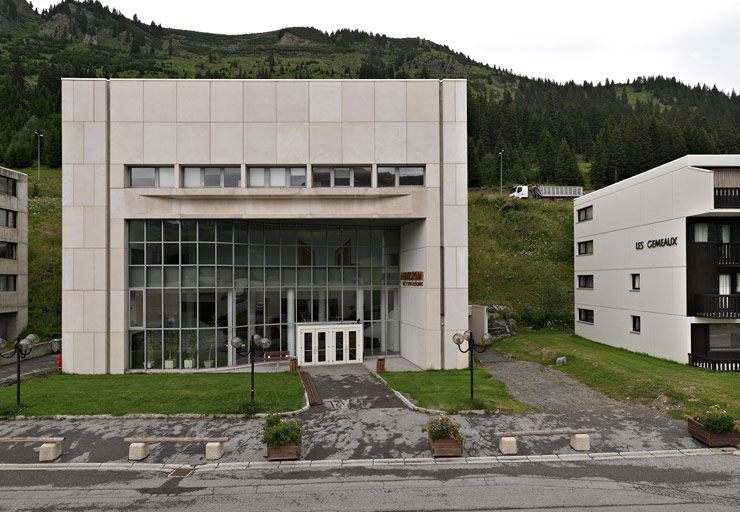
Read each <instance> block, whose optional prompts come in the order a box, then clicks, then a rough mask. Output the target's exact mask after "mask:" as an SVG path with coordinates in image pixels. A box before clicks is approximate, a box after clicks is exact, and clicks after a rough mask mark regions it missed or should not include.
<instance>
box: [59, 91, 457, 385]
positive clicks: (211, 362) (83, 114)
mask: <svg viewBox="0 0 740 512" xmlns="http://www.w3.org/2000/svg"><path fill="white" fill-rule="evenodd" d="M466 121H467V114H466V82H465V81H464V80H367V81H366V80H124V79H122V80H105V79H65V80H63V81H62V138H63V155H62V156H63V158H62V159H63V305H62V307H63V312H62V330H63V344H64V354H65V357H64V371H66V372H75V373H122V372H126V371H128V370H131V369H189V368H211V367H224V366H230V365H234V364H238V363H240V362H241V360H240V358H239V356H238V355H237V354H236V353H235V352H234V350H233V349H232V348H231V347H230V344H229V340H230V339H232V337H234V336H239V337H241V338H242V339H245V340H247V339H250V337H251V336H252V335H254V334H259V335H261V336H263V337H267V338H269V339H270V340H271V343H272V345H271V347H270V348H269V349H268V350H269V351H271V352H282V353H285V352H288V353H290V354H291V355H294V356H296V357H298V359H299V363H300V364H305V365H308V364H329V363H333V362H351V361H360V360H362V358H363V357H369V356H376V355H384V354H400V355H401V356H403V357H405V358H407V359H409V360H410V361H412V362H413V363H415V364H417V365H418V366H420V367H423V368H443V367H444V368H459V367H464V366H465V364H466V358H465V356H464V355H462V354H460V353H459V352H458V350H457V347H456V345H454V344H453V343H452V341H451V339H452V335H453V333H454V332H457V331H460V330H464V329H466V328H467V327H468V307H467V306H468V272H467V261H468V259H467V254H468V253H467V245H468V244H467V149H466V143H467V124H466Z"/></svg>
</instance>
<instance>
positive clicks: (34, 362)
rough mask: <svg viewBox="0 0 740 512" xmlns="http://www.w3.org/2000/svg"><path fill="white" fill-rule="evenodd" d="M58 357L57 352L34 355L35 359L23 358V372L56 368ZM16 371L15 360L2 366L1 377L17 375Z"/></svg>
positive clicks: (0, 367) (0, 368)
mask: <svg viewBox="0 0 740 512" xmlns="http://www.w3.org/2000/svg"><path fill="white" fill-rule="evenodd" d="M56 357H57V356H56V354H48V355H45V356H41V357H34V358H33V359H21V374H26V373H32V372H37V371H39V370H48V369H51V368H56V367H57V361H56ZM15 372H16V365H15V362H13V364H9V365H4V366H0V379H5V378H8V377H15Z"/></svg>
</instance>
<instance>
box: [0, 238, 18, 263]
mask: <svg viewBox="0 0 740 512" xmlns="http://www.w3.org/2000/svg"><path fill="white" fill-rule="evenodd" d="M15 254H16V244H14V243H13V242H0V259H3V260H14V259H15Z"/></svg>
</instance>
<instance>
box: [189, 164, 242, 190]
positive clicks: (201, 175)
mask: <svg viewBox="0 0 740 512" xmlns="http://www.w3.org/2000/svg"><path fill="white" fill-rule="evenodd" d="M241 175H242V171H241V168H239V167H183V169H182V186H183V187H185V188H237V187H239V186H241Z"/></svg>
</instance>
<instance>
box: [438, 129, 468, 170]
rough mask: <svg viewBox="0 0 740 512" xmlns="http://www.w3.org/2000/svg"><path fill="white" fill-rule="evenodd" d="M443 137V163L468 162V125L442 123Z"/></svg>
mask: <svg viewBox="0 0 740 512" xmlns="http://www.w3.org/2000/svg"><path fill="white" fill-rule="evenodd" d="M442 129H443V137H444V142H443V144H444V159H445V163H448V162H449V163H458V164H462V163H467V162H468V125H467V123H444V124H443V126H442Z"/></svg>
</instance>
